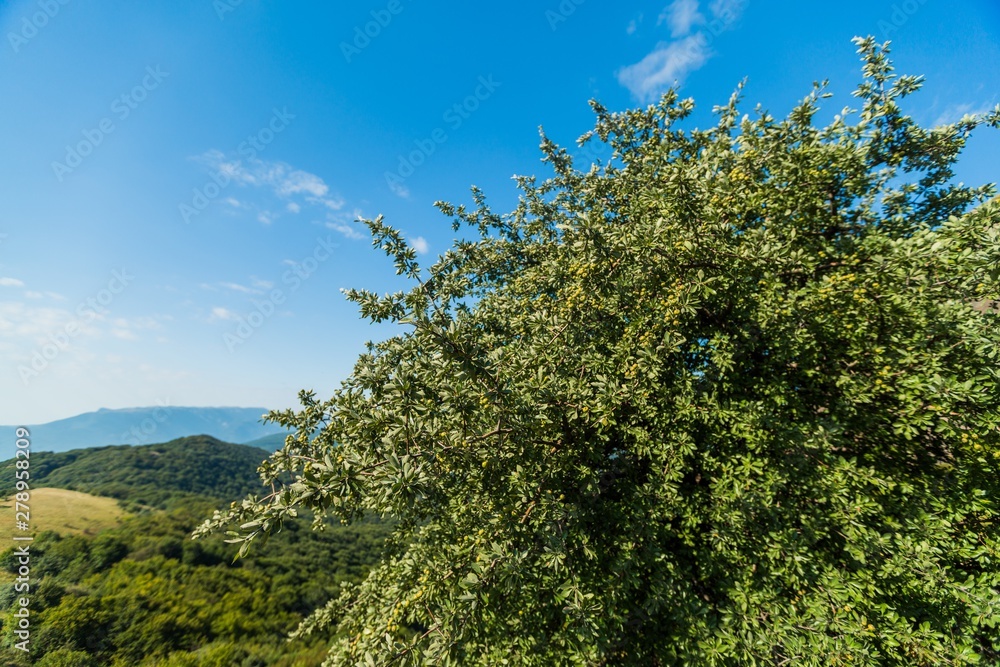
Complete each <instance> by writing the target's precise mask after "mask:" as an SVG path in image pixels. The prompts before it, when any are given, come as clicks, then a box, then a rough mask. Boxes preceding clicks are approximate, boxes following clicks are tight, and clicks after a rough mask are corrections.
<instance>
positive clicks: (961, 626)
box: [198, 38, 1000, 666]
mask: <svg viewBox="0 0 1000 667" xmlns="http://www.w3.org/2000/svg"><path fill="white" fill-rule="evenodd" d="M857 44H858V46H859V53H860V54H861V57H862V60H863V63H864V70H863V71H864V79H863V82H862V84H861V85H860V87H859V88H858V90H857V92H856V96H857V97H858V98H859V100H860V109H859V110H851V109H845V110H844V112H843V113H842V114H841V115H838V116H837V117H836V118H835V119H834V120H833V122H832V123H831V124H829V125H828V126H826V127H823V128H819V127H816V126H815V125H814V122H813V121H814V117H815V115H816V114H817V112H818V109H819V103H820V100H821V99H823V98H826V97H829V94H828V93H827V92H825V84H817V86H816V88H815V90H814V91H813V92H812V94H810V95H809V96H808V97H807V98H806V99H805V100H803V101H802V102H801V103H800V104H799V105H798V106H797V107H796V108H795V109H794V110H793V111H792V112H791V113H790V114H789V116H788V117H787V118H786V119H785V120H781V121H779V120H776V119H775V118H773V117H772V116H770V115H769V114H768V113H766V112H765V111H762V110H760V109H758V111H757V113H756V116H755V117H754V118H750V117H748V116H743V117H742V118H740V115H739V112H738V107H739V103H740V95H741V92H740V91H739V90H738V91H737V93H736V94H734V95H733V98H732V99H731V100H730V102H729V103H728V104H727V105H725V106H722V107H718V108H716V110H715V111H716V114H717V116H718V122H717V125H716V126H715V127H713V128H711V129H708V130H690V131H685V130H684V129H681V128H680V127H679V125H680V124H681V122H682V121H684V119H686V118H687V117H688V116H689V115H690V113H691V111H692V109H693V107H694V103H693V101H691V100H688V99H684V100H682V99H680V98H679V97H678V95H677V93H676V92H675V91H670V92H668V93H667V94H666V95H664V96H663V98H662V99H661V101H660V102H659V103H658V104H655V105H652V106H650V107H648V108H643V109H637V110H632V111H626V112H624V113H612V112H609V111H608V110H606V109H605V108H604V107H602V106H601V105H600V104H597V103H593V107H594V109H595V112H596V117H597V119H596V127H595V129H594V130H593V131H592V132H589V133H588V134H586V135H584V136H583V137H582V138H581V145H582V144H585V143H586V142H591V141H601V142H606V143H607V144H609V145H610V147H611V148H612V149H613V157H612V158H611V159H610V161H608V162H607V163H605V164H596V165H594V166H590V165H588V166H587V169H586V170H578V169H576V168H575V167H574V165H573V160H572V158H571V156H570V154H569V153H568V152H567V151H566V150H564V149H562V148H560V147H558V146H556V145H555V144H554V143H553V142H552V141H550V140H549V139H547V138H545V137H544V135H543V138H542V145H541V148H542V151H543V153H544V161H546V162H547V163H548V164H549V165H550V166H551V168H552V169H553V170H554V176H553V177H552V178H550V179H548V180H545V181H544V182H542V183H540V184H539V183H537V182H536V180H535V179H534V178H529V177H519V178H518V184H519V187H520V190H521V192H522V195H521V197H520V201H519V204H518V206H517V207H516V209H515V210H514V211H513V212H511V213H509V214H504V215H501V214H497V213H495V212H493V211H492V210H491V208H490V207H489V205H488V203H487V201H486V199H485V197H484V196H483V194H482V193H481V192H479V191H478V190H475V189H474V190H473V195H474V201H475V207H474V208H471V209H470V208H466V207H464V206H458V207H455V206H452V205H449V204H445V203H439V204H438V206H439V208H440V209H441V210H442V211H443V212H444V213H445V214H446V215H448V216H451V217H453V218H454V219H455V229H456V231H457V230H458V229H459V228H460V225H461V224H462V223H467V224H468V225H469V226H470V227H471V229H472V230H474V232H475V234H474V238H473V239H472V240H463V241H457V242H456V243H455V245H454V247H453V248H451V249H450V250H448V251H447V252H446V253H444V254H443V255H442V256H441V257H440V258H439V259H438V261H437V262H436V263H435V264H434V265H433V266H432V267H430V268H429V269H428V270H423V269H421V268H420V267H419V266H418V264H417V261H416V254H415V252H414V251H413V250H412V249H411V248H410V247H408V246H407V244H406V243H405V241H404V240H403V238H402V236H401V235H400V233H398V232H397V231H396V230H394V229H392V228H391V227H389V226H387V225H386V224H385V223H384V222H383V220H382V219H381V218H378V219H375V220H372V221H369V222H368V223H367V224H368V225H369V227H370V229H371V232H372V235H373V238H374V245H375V246H376V247H381V248H382V249H383V250H384V251H385V252H386V253H387V254H388V255H389V256H390V257H392V258H394V261H395V266H396V269H397V272H398V273H399V274H402V275H404V276H406V277H407V278H408V279H410V280H412V281H413V283H414V287H413V288H412V289H411V290H410V291H408V292H400V293H396V294H391V295H387V296H378V295H376V294H373V293H370V292H367V291H354V290H352V291H349V292H348V298H349V299H351V300H353V301H355V302H357V303H358V304H359V305H360V310H361V313H362V314H363V315H364V316H365V317H367V318H369V319H370V320H372V321H374V322H383V321H390V322H396V323H399V324H401V325H404V326H405V327H407V328H406V330H405V332H404V333H402V334H401V335H398V336H396V337H393V338H391V339H389V340H387V341H384V342H381V343H378V344H369V346H368V350H367V352H366V353H365V354H363V355H362V356H361V357H360V358H359V359H358V361H357V364H356V366H355V369H354V371H353V374H352V375H351V376H350V377H349V378H348V379H347V380H346V381H345V382H344V383H343V385H342V387H341V388H340V389H339V390H338V391H336V392H335V393H334V395H333V396H332V397H331V398H330V399H329V400H325V401H321V400H318V399H317V398H316V396H315V394H314V393H311V392H302V393H301V394H300V398H301V401H302V409H301V410H299V411H281V412H275V413H272V415H271V416H270V418H271V419H272V420H273V421H275V422H277V423H279V424H281V425H283V426H286V427H289V428H292V429H294V430H295V431H296V433H297V435H295V436H293V437H290V438H289V440H288V442H287V444H286V446H285V447H284V449H282V450H281V451H279V452H277V453H276V454H274V455H273V456H272V457H271V458H270V459H269V460H268V461H266V462H265V463H264V464H263V466H262V468H261V474H262V478H263V480H264V482H265V483H266V484H270V485H271V486H272V490H273V493H272V494H271V495H268V496H265V497H251V498H248V499H246V500H244V501H243V502H242V503H234V504H233V505H232V507H231V508H230V509H229V510H228V511H226V512H217V513H216V515H215V516H214V517H213V518H212V519H211V520H209V521H207V522H206V523H205V524H204V525H203V526H202V528H201V529H199V533H198V534H202V533H205V532H209V531H211V530H218V529H221V528H223V527H226V526H230V525H233V524H237V525H239V526H240V530H239V531H231V536H232V537H233V540H234V541H237V542H242V543H243V544H242V548H241V551H243V552H245V551H246V549H247V548H248V547H249V546H250V545H251V543H252V542H254V541H256V540H258V538H259V539H260V540H261V541H263V540H265V539H266V538H267V536H268V535H269V534H272V533H274V532H275V531H277V530H279V529H280V527H281V526H282V524H283V523H284V522H286V521H289V520H291V519H292V518H293V517H295V516H296V513H297V512H298V511H299V510H302V509H308V510H311V511H315V512H316V516H317V519H316V521H317V523H321V522H322V521H323V518H322V517H324V516H327V517H333V518H335V519H340V520H341V521H344V522H351V521H354V520H357V519H358V518H360V517H362V516H364V515H366V514H370V513H374V514H377V515H383V516H388V517H392V518H393V519H394V520H395V521H396V522H397V523H396V527H395V535H394V538H393V539H392V540H391V541H390V546H389V549H388V551H387V553H386V555H385V557H384V559H383V561H382V562H381V564H380V565H378V566H377V567H376V568H374V569H373V570H372V572H371V574H370V575H369V577H368V578H367V580H366V581H364V582H363V583H361V584H360V585H357V586H353V587H350V588H347V589H346V590H345V591H344V593H343V594H342V595H341V596H340V597H339V598H338V599H336V600H334V601H332V602H331V603H330V604H329V605H328V606H326V607H325V608H323V609H321V610H319V611H318V612H316V613H315V614H314V615H313V616H312V617H311V618H310V619H309V620H307V621H306V622H305V623H304V624H303V625H302V626H301V627H300V628H299V630H298V633H299V634H307V633H309V632H311V631H317V630H324V629H325V630H328V631H333V634H334V639H333V646H332V648H331V653H330V660H329V664H332V665H352V666H353V665H390V664H392V665H397V664H398V665H418V664H419V665H545V666H549V665H636V666H638V665H643V666H645V665H785V664H794V665H845V664H879V665H940V664H954V665H966V664H994V665H996V664H1000V639H998V637H1000V558H998V556H1000V554H998V547H1000V525H998V514H997V512H998V506H997V499H998V498H1000V482H998V480H1000V376H998V368H1000V363H998V362H1000V352H998V351H1000V326H998V324H1000V320H998V313H997V312H996V310H995V309H992V308H990V307H989V304H990V303H992V301H993V300H996V299H998V298H1000V201H998V200H997V199H995V198H993V197H994V194H995V192H994V189H993V187H992V186H983V187H978V188H972V187H966V186H963V185H960V184H954V183H953V182H952V181H953V171H952V168H953V165H954V163H955V161H956V159H957V158H958V155H959V153H960V151H961V149H962V148H963V147H964V145H965V143H966V140H967V139H968V138H969V135H970V133H971V132H972V131H973V130H975V129H976V128H977V127H979V126H981V125H984V124H989V125H992V126H998V125H1000V108H998V109H997V110H996V111H995V112H993V113H991V114H988V115H980V116H966V117H965V118H963V119H961V120H960V121H958V122H955V123H952V124H949V125H944V126H941V127H936V128H933V129H924V128H921V127H920V126H919V125H918V124H917V123H916V122H914V121H913V120H912V119H911V118H910V117H908V116H907V115H905V114H904V113H903V111H902V109H901V105H900V104H901V101H902V100H903V98H905V97H906V96H908V95H910V94H911V93H913V92H915V91H917V90H918V89H919V88H920V85H921V78H919V77H912V76H897V75H896V74H895V73H894V70H893V67H892V64H891V62H890V60H889V59H888V44H877V43H876V42H875V41H874V40H873V39H871V38H868V39H858V40H857ZM984 304H985V305H984ZM282 480H287V481H286V482H283V481H282Z"/></svg>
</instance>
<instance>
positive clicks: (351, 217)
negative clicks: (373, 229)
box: [326, 208, 368, 241]
mask: <svg viewBox="0 0 1000 667" xmlns="http://www.w3.org/2000/svg"><path fill="white" fill-rule="evenodd" d="M363 217H364V214H363V213H362V212H361V209H357V208H356V209H354V210H353V211H351V212H350V213H348V212H346V211H344V212H341V213H336V214H330V215H329V216H327V221H326V227H327V229H332V230H333V231H335V232H339V233H340V234H343V235H344V236H345V237H347V238H349V239H352V240H354V241H363V240H364V239H366V238H368V236H367V235H366V234H363V233H362V232H361V231H360V230H358V228H357V226H356V225H355V221H356V220H358V219H360V218H363Z"/></svg>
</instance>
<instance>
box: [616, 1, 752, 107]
mask: <svg viewBox="0 0 1000 667" xmlns="http://www.w3.org/2000/svg"><path fill="white" fill-rule="evenodd" d="M745 6H746V0H712V2H710V3H709V5H708V10H709V12H710V13H711V16H712V20H711V21H706V19H705V16H704V14H703V13H702V11H701V5H700V3H699V2H698V0H674V1H673V2H672V3H671V4H670V5H668V6H667V7H666V8H665V9H664V10H663V12H662V13H661V14H660V18H659V21H658V25H662V24H664V23H666V24H667V25H668V27H669V28H670V35H671V37H673V38H674V41H672V42H660V43H659V44H657V45H656V47H655V48H654V49H653V50H652V51H651V52H650V53H648V54H647V55H646V56H645V57H644V58H643V59H642V60H640V61H639V62H637V63H635V64H632V65H629V66H627V67H623V68H621V69H620V70H618V82H619V83H620V84H621V85H623V86H625V87H626V88H628V89H629V91H630V92H631V93H632V95H634V96H635V97H636V98H637V99H639V100H641V101H643V102H651V101H653V100H655V99H656V98H657V97H658V96H659V95H660V94H661V93H663V92H664V91H666V90H667V89H668V88H670V87H671V86H674V85H676V86H680V85H682V84H683V83H684V79H685V78H687V76H688V75H689V74H691V72H694V71H695V70H697V69H700V68H701V67H703V66H704V65H705V63H707V62H708V60H709V59H710V58H711V57H712V49H711V43H712V41H713V40H714V39H715V38H716V37H718V36H719V35H720V34H722V33H723V32H725V31H726V30H728V29H730V28H731V27H732V25H733V24H734V23H735V22H736V21H737V20H738V19H739V18H740V16H741V15H742V13H743V9H744V8H745Z"/></svg>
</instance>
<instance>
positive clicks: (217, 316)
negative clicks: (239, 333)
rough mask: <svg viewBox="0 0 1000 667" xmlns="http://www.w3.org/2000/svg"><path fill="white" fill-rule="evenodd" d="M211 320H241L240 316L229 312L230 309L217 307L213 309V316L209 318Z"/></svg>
mask: <svg viewBox="0 0 1000 667" xmlns="http://www.w3.org/2000/svg"><path fill="white" fill-rule="evenodd" d="M209 319H211V320H222V321H226V322H229V321H236V320H238V319H240V316H239V315H237V314H236V313H234V312H233V311H231V310H229V309H228V308H223V307H221V306H216V307H215V308H213V309H212V316H211V318H209Z"/></svg>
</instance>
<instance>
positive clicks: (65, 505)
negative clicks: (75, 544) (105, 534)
mask: <svg viewBox="0 0 1000 667" xmlns="http://www.w3.org/2000/svg"><path fill="white" fill-rule="evenodd" d="M28 506H29V507H30V508H31V521H30V523H31V533H40V532H41V531H43V530H53V531H55V532H57V533H59V534H60V535H79V534H83V535H96V534H97V533H99V532H101V531H102V530H104V529H106V528H111V527H113V526H116V525H118V524H119V523H121V519H122V518H123V517H124V515H125V513H124V512H123V511H122V508H121V507H120V506H119V505H118V503H117V502H115V501H114V500H113V499H112V498H99V497H97V496H92V495H90V494H87V493H80V492H79V491H70V490H68V489H47V488H42V489H34V490H32V491H31V497H30V500H29V502H28ZM14 510H15V506H14V497H13V496H10V497H7V498H5V499H3V500H0V544H3V545H7V544H9V543H10V542H11V538H12V537H13V536H14V535H28V534H30V533H25V532H22V531H19V530H17V529H16V528H15V525H14V521H15V518H14V514H15V512H14Z"/></svg>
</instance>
